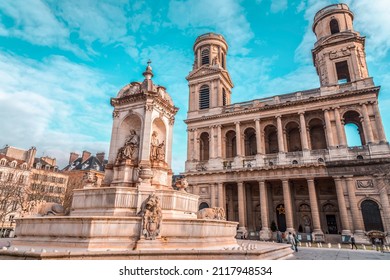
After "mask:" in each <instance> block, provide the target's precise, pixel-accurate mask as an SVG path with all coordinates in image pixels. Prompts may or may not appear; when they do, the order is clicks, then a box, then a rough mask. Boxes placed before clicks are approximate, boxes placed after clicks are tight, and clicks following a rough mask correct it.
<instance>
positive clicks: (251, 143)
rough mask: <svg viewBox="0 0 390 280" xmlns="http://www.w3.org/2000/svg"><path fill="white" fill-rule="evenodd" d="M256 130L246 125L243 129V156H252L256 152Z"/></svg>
mask: <svg viewBox="0 0 390 280" xmlns="http://www.w3.org/2000/svg"><path fill="white" fill-rule="evenodd" d="M256 140H257V139H256V130H255V129H254V128H253V127H248V128H247V129H245V131H244V142H245V156H254V155H256V154H257V144H256Z"/></svg>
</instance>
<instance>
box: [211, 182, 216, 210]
mask: <svg viewBox="0 0 390 280" xmlns="http://www.w3.org/2000/svg"><path fill="white" fill-rule="evenodd" d="M209 188H210V197H211V199H210V202H211V207H216V206H217V205H216V203H215V188H216V186H215V184H210V185H209Z"/></svg>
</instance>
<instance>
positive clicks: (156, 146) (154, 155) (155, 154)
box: [150, 131, 165, 161]
mask: <svg viewBox="0 0 390 280" xmlns="http://www.w3.org/2000/svg"><path fill="white" fill-rule="evenodd" d="M157 135H158V134H157V132H156V131H153V133H152V141H151V144H150V160H151V161H164V160H165V142H164V141H162V142H161V144H160V142H159V141H158V138H157Z"/></svg>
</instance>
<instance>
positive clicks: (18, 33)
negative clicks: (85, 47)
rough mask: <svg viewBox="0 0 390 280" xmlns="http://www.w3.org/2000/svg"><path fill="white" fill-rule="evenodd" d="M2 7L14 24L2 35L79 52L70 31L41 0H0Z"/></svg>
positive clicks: (0, 28) (0, 6) (0, 33)
mask: <svg viewBox="0 0 390 280" xmlns="http://www.w3.org/2000/svg"><path fill="white" fill-rule="evenodd" d="M0 9H1V10H2V12H3V13H4V14H5V15H7V16H8V17H10V18H12V19H13V24H12V25H11V26H7V32H4V31H3V32H1V30H2V29H4V27H1V26H0V35H3V36H10V37H16V38H20V39H22V40H25V41H27V42H30V43H32V44H36V45H40V46H61V48H62V49H65V50H71V51H73V52H75V53H79V49H78V48H77V47H75V46H73V45H71V44H70V42H69V31H68V29H67V28H66V27H65V26H64V24H63V23H61V22H59V21H58V20H57V19H56V18H55V16H54V15H53V14H52V12H51V11H50V8H49V7H48V6H47V5H46V4H45V3H44V2H43V1H41V0H31V1H29V4H28V5H26V2H25V1H22V0H15V1H0Z"/></svg>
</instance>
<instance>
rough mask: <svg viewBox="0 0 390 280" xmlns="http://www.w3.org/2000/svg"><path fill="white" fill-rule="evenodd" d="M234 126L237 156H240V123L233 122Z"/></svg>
mask: <svg viewBox="0 0 390 280" xmlns="http://www.w3.org/2000/svg"><path fill="white" fill-rule="evenodd" d="M235 125H236V148H237V156H239V157H240V156H242V152H241V128H240V122H235Z"/></svg>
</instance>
